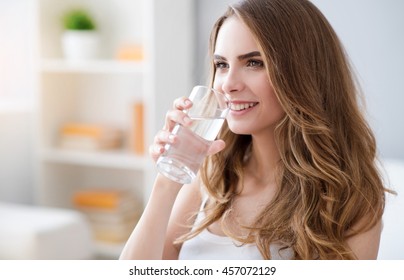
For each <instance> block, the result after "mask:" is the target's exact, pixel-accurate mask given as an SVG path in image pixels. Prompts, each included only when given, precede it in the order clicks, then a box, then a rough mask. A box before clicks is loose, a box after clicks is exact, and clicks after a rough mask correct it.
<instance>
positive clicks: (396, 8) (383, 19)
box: [196, 0, 404, 159]
mask: <svg viewBox="0 0 404 280" xmlns="http://www.w3.org/2000/svg"><path fill="white" fill-rule="evenodd" d="M196 1H197V9H198V10H197V21H198V24H199V26H198V29H197V32H198V40H199V48H198V58H197V60H196V61H197V64H198V65H197V66H198V67H199V66H201V65H205V61H206V53H207V48H206V46H207V40H208V34H209V32H210V28H211V26H212V24H213V22H214V21H215V19H216V18H217V17H218V16H219V15H221V14H222V13H223V12H224V10H225V7H226V6H227V5H228V4H230V3H233V2H236V0H234V1H231V0H196ZM312 2H313V3H314V4H315V5H316V6H317V7H319V8H320V10H321V11H322V12H323V13H324V14H325V16H326V17H327V18H328V19H329V21H330V22H331V24H332V25H333V27H334V29H335V30H336V32H337V33H338V35H339V36H340V39H341V40H342V42H343V43H344V45H345V48H346V49H347V51H348V54H349V56H350V58H351V60H352V62H353V64H354V66H355V68H356V69H357V72H358V75H359V78H360V82H361V85H362V88H363V90H364V92H365V97H366V102H367V111H368V119H369V122H370V124H371V126H372V128H373V129H374V132H375V134H376V137H377V140H378V145H379V151H380V154H381V155H382V156H383V157H391V158H400V159H404V124H402V122H403V121H404V109H402V107H403V106H404V83H403V80H404V77H403V74H404V17H403V16H402V13H403V11H404V1H402V0H383V1H380V0H354V1H352V0H338V1H324V0H312ZM198 69H199V72H197V81H198V82H201V83H203V82H205V80H206V71H205V69H206V67H205V66H204V67H199V68H198Z"/></svg>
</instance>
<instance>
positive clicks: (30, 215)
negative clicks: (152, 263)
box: [0, 0, 404, 259]
mask: <svg viewBox="0 0 404 280" xmlns="http://www.w3.org/2000/svg"><path fill="white" fill-rule="evenodd" d="M233 2H235V1H230V0H176V1H165V0H101V1H99V0H98V1H97V0H82V1H79V0H59V1H52V0H14V1H8V0H0V134H1V137H0V259H89V258H90V259H92V258H99V259H105V258H106V259H116V258H117V257H118V256H119V253H120V250H121V249H122V246H123V244H124V242H125V240H126V238H127V237H128V235H129V233H130V230H131V229H132V228H133V226H134V225H135V223H136V221H137V219H138V216H139V215H140V213H141V211H142V208H143V206H144V203H145V201H147V197H148V194H149V191H150V186H151V184H152V181H153V178H154V176H155V169H154V166H153V163H152V162H151V161H150V159H149V158H148V157H147V153H146V151H147V147H148V145H149V143H150V142H151V139H152V138H153V136H154V133H155V132H156V131H157V130H158V129H159V128H160V127H161V126H162V123H163V120H164V115H165V112H166V110H167V109H168V108H170V106H171V103H172V100H173V99H174V98H176V97H178V96H182V95H187V94H188V92H189V91H190V89H191V88H192V86H193V85H195V84H199V83H205V81H206V78H207V45H208V37H209V32H210V29H211V27H212V25H213V22H214V21H215V19H216V18H217V17H218V16H220V15H221V14H222V13H223V11H224V10H225V9H226V7H227V5H229V4H231V3H233ZM312 2H313V3H314V4H315V5H317V6H318V7H319V8H320V10H322V12H323V13H324V14H325V16H326V17H327V18H328V19H329V21H330V22H331V24H332V25H333V27H334V28H335V30H336V32H337V33H338V35H339V36H340V39H341V40H342V42H343V43H344V45H345V47H346V50H347V52H348V54H349V56H350V59H351V61H352V63H353V65H354V66H355V69H356V71H357V74H358V77H359V80H360V83H361V85H362V87H363V90H364V93H365V98H366V104H367V117H368V120H369V122H370V124H371V126H372V128H373V129H374V132H375V134H376V137H377V141H378V145H379V146H378V147H379V154H380V157H381V159H382V161H383V162H385V163H386V164H385V166H386V170H387V171H386V172H387V173H394V174H393V175H388V177H389V179H390V180H389V182H391V183H392V184H393V183H394V184H395V188H396V189H398V187H399V185H400V184H401V185H403V182H404V178H402V176H403V175H402V174H404V164H403V162H404V148H403V143H404V127H403V124H402V121H403V120H404V110H402V108H401V107H402V104H404V85H403V82H402V80H403V73H404V70H403V67H404V54H403V49H404V18H403V17H402V16H401V14H402V12H403V11H404V2H403V1H400V0H386V1H377V0H356V1H349V0H340V1H320V0H313V1H312ZM398 197H399V196H398ZM400 199H401V198H400ZM393 200H394V201H392V204H391V205H392V206H391V207H390V206H389V207H387V209H386V213H387V214H388V215H389V217H386V220H387V221H390V220H389V219H391V221H394V218H390V217H397V215H399V213H400V212H399V211H404V209H403V207H402V206H403V201H402V200H401V201H399V200H398V199H397V198H394V199H393ZM401 213H402V212H401ZM385 228H386V229H385V232H386V233H385V236H387V237H386V238H384V239H382V245H383V246H384V247H383V248H386V249H383V250H382V252H381V253H382V254H381V256H382V257H381V258H401V259H404V256H403V253H400V254H396V253H393V251H394V252H397V250H393V248H394V247H395V248H401V250H398V251H401V252H404V245H403V244H404V240H402V238H401V237H399V241H397V238H398V237H397V234H398V231H399V230H401V231H402V230H404V228H403V227H402V223H401V225H400V223H397V222H394V226H390V224H389V223H387V225H386V226H385ZM391 244H394V245H391ZM400 246H401V247H400Z"/></svg>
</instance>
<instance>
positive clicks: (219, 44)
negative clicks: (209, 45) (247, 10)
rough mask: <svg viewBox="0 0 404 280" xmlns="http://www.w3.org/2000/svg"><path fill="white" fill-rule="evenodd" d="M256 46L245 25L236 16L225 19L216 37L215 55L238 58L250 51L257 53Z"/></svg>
mask: <svg viewBox="0 0 404 280" xmlns="http://www.w3.org/2000/svg"><path fill="white" fill-rule="evenodd" d="M258 50H259V48H258V44H257V43H256V40H255V38H254V36H253V34H252V32H251V31H250V29H249V28H248V27H247V25H245V23H244V22H243V21H242V20H241V19H239V18H238V17H237V16H231V17H229V18H227V19H226V20H225V21H224V22H223V24H222V26H221V28H220V30H219V33H218V35H217V39H216V45H215V54H220V55H223V56H225V57H227V56H233V55H234V56H238V55H240V54H245V53H248V52H251V51H258Z"/></svg>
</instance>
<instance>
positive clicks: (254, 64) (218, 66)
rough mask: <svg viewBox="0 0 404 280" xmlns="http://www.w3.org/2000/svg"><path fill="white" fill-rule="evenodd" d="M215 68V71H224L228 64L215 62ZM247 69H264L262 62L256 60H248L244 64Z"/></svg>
mask: <svg viewBox="0 0 404 280" xmlns="http://www.w3.org/2000/svg"><path fill="white" fill-rule="evenodd" d="M214 65H215V68H216V69H225V68H229V64H228V63H226V62H223V61H216V62H214ZM246 65H247V66H248V67H252V68H262V67H264V62H263V61H262V60H257V59H250V60H248V61H247V64H246Z"/></svg>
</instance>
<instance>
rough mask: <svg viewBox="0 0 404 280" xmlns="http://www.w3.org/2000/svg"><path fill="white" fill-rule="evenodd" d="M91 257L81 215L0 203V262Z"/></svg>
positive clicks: (74, 212)
mask: <svg viewBox="0 0 404 280" xmlns="http://www.w3.org/2000/svg"><path fill="white" fill-rule="evenodd" d="M91 257H92V241H91V232H90V228H89V225H88V223H87V221H86V219H85V218H84V216H83V215H82V214H81V213H79V212H77V211H74V210H68V209H59V208H50V207H38V206H29V205H20V204H12V203H4V202H1V203H0V259H29V260H31V259H48V260H50V259H89V258H91Z"/></svg>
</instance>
